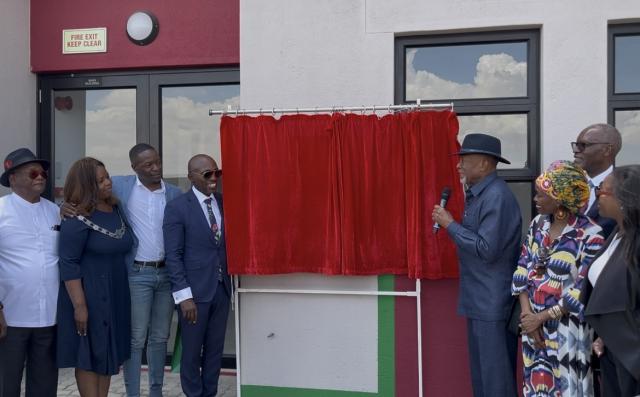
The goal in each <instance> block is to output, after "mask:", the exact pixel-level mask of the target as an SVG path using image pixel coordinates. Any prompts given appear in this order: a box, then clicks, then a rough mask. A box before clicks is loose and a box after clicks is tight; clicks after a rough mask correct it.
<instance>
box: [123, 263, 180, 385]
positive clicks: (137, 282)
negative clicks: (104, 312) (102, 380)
mask: <svg viewBox="0 0 640 397" xmlns="http://www.w3.org/2000/svg"><path fill="white" fill-rule="evenodd" d="M129 289H130V291H131V358H130V359H129V360H127V361H126V362H125V363H124V384H125V386H126V388H127V396H130V397H131V396H139V395H140V366H141V365H142V349H143V348H144V343H145V340H146V339H147V333H148V334H149V342H148V343H147V363H148V364H149V396H151V397H160V396H162V383H163V381H164V360H165V357H166V355H167V339H169V329H170V327H171V316H172V315H173V309H174V303H173V296H172V295H171V284H170V283H169V276H168V273H167V268H166V267H164V268H160V269H156V268H153V267H143V268H140V266H138V265H136V264H134V265H133V269H132V271H131V272H130V273H129Z"/></svg>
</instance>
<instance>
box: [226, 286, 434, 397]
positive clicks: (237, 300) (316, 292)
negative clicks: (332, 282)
mask: <svg viewBox="0 0 640 397" xmlns="http://www.w3.org/2000/svg"><path fill="white" fill-rule="evenodd" d="M233 285H234V287H235V288H234V291H233V295H234V296H233V297H234V299H233V306H234V307H233V309H234V313H235V319H236V324H235V325H236V388H237V394H238V397H242V390H241V385H242V382H241V377H242V370H241V366H240V356H241V350H240V347H241V346H240V294H243V293H253V294H303V295H369V296H406V297H414V298H416V318H417V323H418V324H417V334H418V396H419V397H422V396H423V388H422V321H421V320H422V305H421V302H420V294H421V291H422V290H421V281H420V279H416V290H415V291H339V290H304V289H271V288H240V282H239V279H238V276H233Z"/></svg>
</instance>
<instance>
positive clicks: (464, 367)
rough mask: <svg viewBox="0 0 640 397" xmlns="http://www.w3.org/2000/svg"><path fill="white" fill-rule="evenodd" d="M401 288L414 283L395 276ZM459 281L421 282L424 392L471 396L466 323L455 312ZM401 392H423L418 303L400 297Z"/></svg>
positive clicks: (398, 351) (403, 396) (401, 396)
mask: <svg viewBox="0 0 640 397" xmlns="http://www.w3.org/2000/svg"><path fill="white" fill-rule="evenodd" d="M395 289H396V291H412V290H415V281H414V280H409V279H408V278H406V277H401V276H397V277H396V285H395ZM457 302H458V280H436V281H427V280H422V297H421V303H422V370H423V372H422V374H423V378H422V380H423V385H424V395H425V396H438V397H460V396H471V395H472V394H473V393H472V391H471V374H470V372H469V357H468V354H467V327H466V322H465V319H464V318H463V317H460V316H458V315H457V314H456V307H457ZM395 308H396V311H395V319H396V396H397V397H408V396H417V395H418V357H417V354H418V344H417V335H416V301H415V299H414V298H396V307H395Z"/></svg>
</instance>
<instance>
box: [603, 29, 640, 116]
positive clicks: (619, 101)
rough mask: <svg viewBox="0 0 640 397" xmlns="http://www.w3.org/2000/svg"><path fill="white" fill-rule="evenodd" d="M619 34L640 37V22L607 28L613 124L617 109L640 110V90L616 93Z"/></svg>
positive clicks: (608, 104)
mask: <svg viewBox="0 0 640 397" xmlns="http://www.w3.org/2000/svg"><path fill="white" fill-rule="evenodd" d="M619 36H639V37H640V23H628V24H620V25H617V24H614V25H611V24H610V25H609V27H608V29H607V122H608V123H609V124H611V125H613V126H615V122H616V111H628V110H636V111H640V92H635V93H622V94H616V93H615V88H616V86H615V77H616V76H615V72H616V69H615V66H616V65H615V61H616V58H615V56H616V48H615V47H616V43H615V39H616V37H619Z"/></svg>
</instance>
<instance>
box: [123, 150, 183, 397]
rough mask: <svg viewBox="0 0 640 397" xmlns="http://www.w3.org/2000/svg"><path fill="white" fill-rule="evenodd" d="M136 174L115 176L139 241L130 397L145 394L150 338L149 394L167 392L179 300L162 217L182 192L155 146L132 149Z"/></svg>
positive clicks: (133, 264)
mask: <svg viewBox="0 0 640 397" xmlns="http://www.w3.org/2000/svg"><path fill="white" fill-rule="evenodd" d="M129 159H130V160H131V168H132V169H133V171H134V172H135V175H127V176H114V177H113V178H111V180H112V183H113V192H114V193H115V195H116V196H117V197H118V199H119V200H120V203H121V205H122V207H123V208H124V210H125V214H126V217H127V219H128V221H129V224H130V225H131V227H132V228H133V232H134V235H135V244H134V248H133V250H132V252H131V253H130V254H129V255H128V256H127V266H128V267H129V289H130V290H131V358H130V359H129V360H127V361H126V362H125V363H124V366H123V367H124V382H125V387H126V390H127V396H129V397H138V396H140V369H141V368H140V367H141V362H142V351H143V349H144V346H145V342H147V364H148V368H149V372H148V374H149V396H150V397H162V386H163V383H164V362H165V358H166V355H167V340H168V339H169V331H170V328H171V317H172V316H173V310H174V303H173V297H172V296H171V284H170V283H169V275H168V273H167V268H166V267H165V258H164V239H163V235H162V220H163V218H164V207H165V205H166V203H167V202H169V201H171V200H173V199H174V198H176V197H178V196H179V195H181V194H182V191H181V190H180V189H179V188H178V187H176V186H174V185H172V184H170V183H165V181H163V180H162V161H161V159H160V155H159V154H158V152H157V151H156V149H155V148H154V147H153V146H150V145H148V144H145V143H139V144H137V145H135V146H134V147H132V148H131V150H130V151H129Z"/></svg>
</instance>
